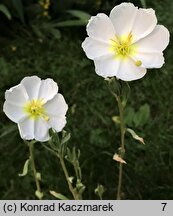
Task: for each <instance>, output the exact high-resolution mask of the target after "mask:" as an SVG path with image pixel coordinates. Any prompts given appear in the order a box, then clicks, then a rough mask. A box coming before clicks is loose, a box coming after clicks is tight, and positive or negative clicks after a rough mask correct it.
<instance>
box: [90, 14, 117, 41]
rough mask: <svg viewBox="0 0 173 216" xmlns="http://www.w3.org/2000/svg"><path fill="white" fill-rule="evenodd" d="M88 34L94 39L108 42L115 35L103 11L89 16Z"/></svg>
mask: <svg viewBox="0 0 173 216" xmlns="http://www.w3.org/2000/svg"><path fill="white" fill-rule="evenodd" d="M87 33H88V36H90V37H92V38H93V39H95V40H99V41H104V42H108V41H109V40H110V39H111V38H114V37H115V30H114V27H113V24H112V22H111V20H110V19H109V17H108V16H107V15H106V14H104V13H99V14H97V16H93V17H91V19H90V20H89V22H88V25H87Z"/></svg>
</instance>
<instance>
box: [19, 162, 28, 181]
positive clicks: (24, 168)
mask: <svg viewBox="0 0 173 216" xmlns="http://www.w3.org/2000/svg"><path fill="white" fill-rule="evenodd" d="M28 167H29V159H27V160H26V161H25V164H24V166H23V172H22V173H20V174H19V176H20V177H22V176H26V175H27V173H28Z"/></svg>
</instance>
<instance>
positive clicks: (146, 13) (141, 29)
mask: <svg viewBox="0 0 173 216" xmlns="http://www.w3.org/2000/svg"><path fill="white" fill-rule="evenodd" d="M156 24H157V18H156V15H155V11H154V10H153V9H141V8H140V9H139V10H138V12H137V14H136V18H135V20H134V24H133V27H132V29H131V32H132V35H133V40H134V42H135V41H137V40H139V39H141V38H144V37H145V36H147V35H148V34H150V33H151V32H152V31H153V30H154V28H155V27H156Z"/></svg>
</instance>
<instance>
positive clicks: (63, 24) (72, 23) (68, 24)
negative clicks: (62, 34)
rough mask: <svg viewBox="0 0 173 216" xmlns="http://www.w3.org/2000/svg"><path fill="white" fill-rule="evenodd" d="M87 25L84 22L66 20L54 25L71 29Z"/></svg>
mask: <svg viewBox="0 0 173 216" xmlns="http://www.w3.org/2000/svg"><path fill="white" fill-rule="evenodd" d="M86 24H87V22H86V21H84V20H66V21H62V22H58V23H55V24H54V27H71V26H85V25H86Z"/></svg>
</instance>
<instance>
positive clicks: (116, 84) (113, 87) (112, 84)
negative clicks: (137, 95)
mask: <svg viewBox="0 0 173 216" xmlns="http://www.w3.org/2000/svg"><path fill="white" fill-rule="evenodd" d="M105 81H106V84H107V86H108V88H109V90H110V92H111V93H112V94H113V95H114V96H116V95H118V96H119V95H120V94H121V82H120V80H117V79H116V78H115V77H112V78H106V79H105Z"/></svg>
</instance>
